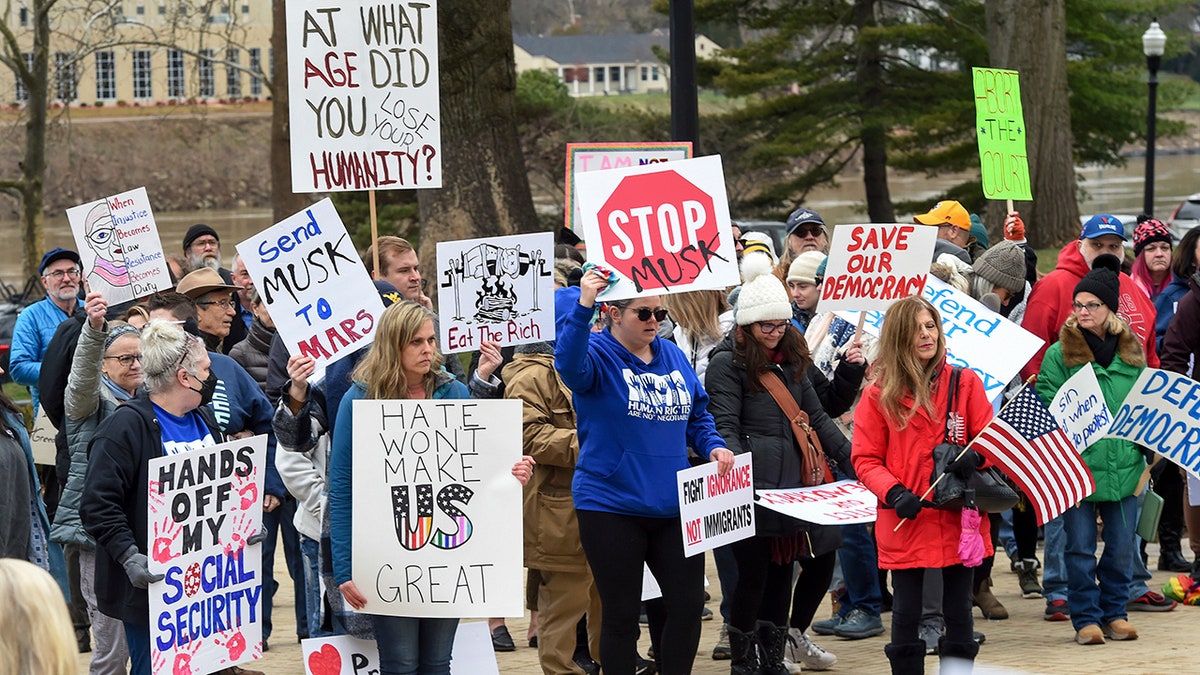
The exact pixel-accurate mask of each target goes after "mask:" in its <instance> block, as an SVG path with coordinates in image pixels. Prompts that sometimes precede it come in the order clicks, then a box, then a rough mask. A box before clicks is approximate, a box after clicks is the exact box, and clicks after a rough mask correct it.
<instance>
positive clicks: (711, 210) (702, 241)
mask: <svg viewBox="0 0 1200 675" xmlns="http://www.w3.org/2000/svg"><path fill="white" fill-rule="evenodd" d="M576 183H577V188H576V192H577V193H578V195H579V209H580V217H581V219H582V223H583V238H584V240H585V241H587V242H588V250H587V253H588V262H592V263H595V264H597V265H600V266H601V267H605V268H607V269H609V270H612V271H613V272H615V273H616V274H617V283H616V284H615V285H613V286H612V287H610V288H609V289H608V290H607V291H605V292H604V293H603V294H602V295H601V298H600V299H601V300H621V299H624V298H635V297H642V296H647V295H659V294H662V293H664V292H666V293H674V292H680V291H697V290H703V289H713V288H716V289H724V288H726V287H728V286H732V285H734V284H737V283H739V282H740V277H739V274H738V267H737V252H736V251H735V246H734V241H733V229H732V224H731V223H730V221H729V202H728V200H727V198H726V195H725V176H724V174H723V173H722V172H721V158H720V156H717V155H713V156H710V157H700V158H698V159H682V160H678V161H674V162H665V163H662V164H647V165H645V166H635V167H630V168H623V169H611V170H608V171H589V172H586V173H581V174H579V175H578V176H576Z"/></svg>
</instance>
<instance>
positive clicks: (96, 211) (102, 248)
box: [84, 201, 129, 297]
mask: <svg viewBox="0 0 1200 675" xmlns="http://www.w3.org/2000/svg"><path fill="white" fill-rule="evenodd" d="M84 237H85V238H86V239H87V243H88V246H90V247H91V249H92V252H93V253H95V254H96V258H95V261H94V262H93V264H92V269H91V271H90V272H88V284H89V286H90V287H91V290H93V291H100V292H101V293H102V294H104V295H105V297H109V294H108V293H105V291H106V290H109V289H115V288H118V287H121V286H128V285H129V271H128V270H127V269H126V267H125V252H124V250H123V249H122V248H121V238H120V237H119V236H117V229H116V228H115V227H113V219H112V214H111V213H109V211H108V204H107V203H106V202H103V201H102V202H99V203H97V204H96V205H95V206H93V207H92V210H91V211H88V214H87V218H86V219H85V220H84Z"/></svg>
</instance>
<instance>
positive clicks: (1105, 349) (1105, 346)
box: [1079, 328, 1117, 368]
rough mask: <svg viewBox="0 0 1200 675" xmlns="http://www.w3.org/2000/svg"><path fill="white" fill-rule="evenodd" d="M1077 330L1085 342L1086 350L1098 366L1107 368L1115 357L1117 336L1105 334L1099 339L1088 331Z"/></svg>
mask: <svg viewBox="0 0 1200 675" xmlns="http://www.w3.org/2000/svg"><path fill="white" fill-rule="evenodd" d="M1079 330H1080V332H1081V333H1083V339H1084V340H1086V341H1087V345H1088V348H1089V349H1091V350H1092V356H1094V357H1095V358H1096V363H1098V364H1100V367H1101V368H1107V367H1108V366H1109V365H1110V364H1111V363H1112V360H1113V358H1115V357H1116V355H1117V336H1116V335H1113V334H1112V333H1105V334H1104V337H1099V336H1098V335H1096V334H1095V333H1093V332H1092V331H1090V330H1086V329H1084V328H1080V329H1079Z"/></svg>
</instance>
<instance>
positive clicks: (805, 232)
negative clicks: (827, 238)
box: [792, 225, 824, 239]
mask: <svg viewBox="0 0 1200 675" xmlns="http://www.w3.org/2000/svg"><path fill="white" fill-rule="evenodd" d="M823 232H824V230H822V229H821V228H820V227H819V226H816V225H812V226H808V227H805V226H800V227H797V228H796V229H794V230H792V234H794V235H796V236H797V237H800V238H801V239H803V238H805V237H814V238H815V237H819V236H821V234H822V233H823Z"/></svg>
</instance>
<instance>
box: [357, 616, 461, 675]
mask: <svg viewBox="0 0 1200 675" xmlns="http://www.w3.org/2000/svg"><path fill="white" fill-rule="evenodd" d="M370 617H371V623H372V624H373V625H374V626H375V643H376V644H377V645H378V646H379V675H450V652H451V650H453V649H454V633H455V632H456V631H457V630H458V619H416V618H412V617H407V616H382V615H380V614H371V615H370Z"/></svg>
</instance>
